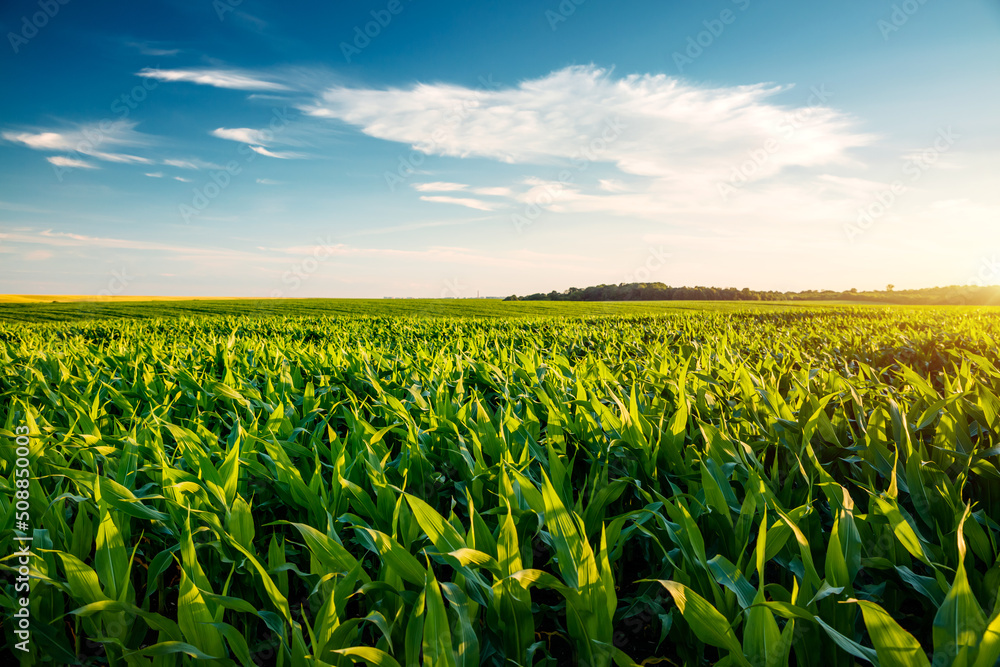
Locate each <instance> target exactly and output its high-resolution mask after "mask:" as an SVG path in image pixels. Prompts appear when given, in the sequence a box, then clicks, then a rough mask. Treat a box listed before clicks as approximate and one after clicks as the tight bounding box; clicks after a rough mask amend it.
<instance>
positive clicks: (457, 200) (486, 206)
mask: <svg viewBox="0 0 1000 667" xmlns="http://www.w3.org/2000/svg"><path fill="white" fill-rule="evenodd" d="M420 198H421V199H422V200H424V201H431V202H437V203H439V204H457V205H459V206H468V207H469V208H474V209H477V210H479V211H493V210H495V209H496V208H497V207H496V205H495V204H491V203H489V202H484V201H482V200H479V199H472V198H471V197H468V198H465V197H445V196H443V195H442V196H428V195H423V196H421V197H420Z"/></svg>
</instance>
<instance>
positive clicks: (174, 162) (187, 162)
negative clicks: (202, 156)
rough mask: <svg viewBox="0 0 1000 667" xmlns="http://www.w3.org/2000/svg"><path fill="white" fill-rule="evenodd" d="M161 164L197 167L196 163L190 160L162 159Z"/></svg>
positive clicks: (187, 167) (185, 167)
mask: <svg viewBox="0 0 1000 667" xmlns="http://www.w3.org/2000/svg"><path fill="white" fill-rule="evenodd" d="M163 164H165V165H167V166H168V167H177V168H179V169H197V168H198V165H196V164H195V163H194V162H191V161H190V160H164V161H163Z"/></svg>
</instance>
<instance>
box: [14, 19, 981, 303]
mask: <svg viewBox="0 0 1000 667" xmlns="http://www.w3.org/2000/svg"><path fill="white" fill-rule="evenodd" d="M50 1H51V4H49V1H48V0H43V1H42V2H40V3H39V2H38V0H35V1H34V2H22V1H20V0H12V1H11V2H7V3H4V4H3V6H2V8H0V32H2V34H3V35H4V36H5V37H4V40H3V44H0V54H2V55H0V85H2V89H3V90H4V91H5V93H7V94H5V95H3V96H2V97H0V267H2V268H0V293H13V294H99V293H105V294H121V295H191V296H284V297H321V296H322V297H380V296H397V297H407V296H410V297H470V296H475V295H476V294H477V293H479V294H482V295H484V296H485V295H491V296H505V295H508V294H512V293H517V294H522V295H523V294H525V293H530V292H538V291H545V292H547V291H550V290H553V289H555V290H560V291H561V290H564V289H566V288H568V287H570V286H576V287H584V286H587V285H594V284H599V283H619V282H637V281H658V282H664V283H666V284H668V285H673V286H680V285H712V286H721V287H727V286H734V287H750V288H753V289H778V290H802V289H822V288H829V289H837V290H842V289H849V288H852V287H856V288H858V289H874V288H883V287H884V286H885V285H886V284H887V283H893V284H895V285H896V286H897V288H917V287H927V286H934V285H951V284H996V283H1000V264H998V256H1000V225H998V224H997V223H998V222H1000V188H997V187H996V182H997V177H998V176H1000V168H998V165H1000V159H998V158H1000V115H998V114H997V109H998V108H1000V86H998V83H1000V77H998V74H1000V72H998V67H1000V39H998V36H1000V2H996V1H993V0H989V1H987V0H949V1H948V2H945V0H924V1H923V2H921V1H920V0H908V1H907V2H890V1H883V0H842V1H841V2H837V3H802V2H792V1H791V0H781V1H774V2H767V3H765V2H763V0H709V1H705V2H678V1H672V2H662V1H659V2H652V1H640V0H625V1H618V2H610V1H606V0H563V2H562V3H560V2H558V1H554V0H550V1H545V0H542V1H539V2H509V3H499V2H473V3H470V2H444V1H436V0H378V1H374V2H357V3H351V6H350V7H348V8H344V7H335V6H330V5H328V4H327V3H303V5H304V6H303V7H298V6H296V5H279V4H278V3H265V2H261V1H256V0H215V1H214V2H213V1H212V0H202V1H200V2H189V1H181V0H161V1H151V2H143V3H125V2H107V3H99V4H96V5H95V4H94V3H84V2H82V1H81V0H65V2H64V3H61V2H60V1H59V0H50ZM338 4H339V3H338Z"/></svg>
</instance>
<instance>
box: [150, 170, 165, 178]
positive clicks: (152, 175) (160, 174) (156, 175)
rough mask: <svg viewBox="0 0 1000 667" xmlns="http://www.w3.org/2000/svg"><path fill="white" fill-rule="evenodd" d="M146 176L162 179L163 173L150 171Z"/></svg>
mask: <svg viewBox="0 0 1000 667" xmlns="http://www.w3.org/2000/svg"><path fill="white" fill-rule="evenodd" d="M146 176H149V177H150V178H163V172H162V171H151V172H147V173H146Z"/></svg>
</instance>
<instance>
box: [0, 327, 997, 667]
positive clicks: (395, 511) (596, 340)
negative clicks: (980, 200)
mask: <svg viewBox="0 0 1000 667" xmlns="http://www.w3.org/2000/svg"><path fill="white" fill-rule="evenodd" d="M998 338H1000V315H998V314H996V313H995V312H994V311H986V310H972V309H968V310H960V309H951V310H947V309H937V310H931V309H927V310H890V309H881V308H869V309H850V308H841V309H827V310H798V311H794V312H792V311H788V312H755V311H739V310H733V311H731V312H708V311H706V312H676V313H666V314H658V315H639V314H633V315H616V316H595V317H572V316H565V317H560V316H551V317H548V316H547V317H520V318H519V317H509V318H493V319H487V318H469V317H464V318H463V317H441V318H420V317H408V316H394V317H387V316H378V315H352V316H346V317H329V316H320V317H287V316H279V315H269V316H254V317H247V316H231V315H225V316H215V317H213V316H203V317H180V318H175V319H151V320H143V321H134V320H126V319H108V320H93V321H84V322H78V323H47V324H16V325H15V324H0V357H2V359H0V361H2V370H0V442H2V448H0V451H2V452H3V457H2V461H0V466H2V474H0V484H2V485H3V487H4V488H3V493H0V517H2V521H3V526H2V527H3V531H2V533H0V543H2V549H0V558H2V560H0V564H2V566H3V569H4V571H5V573H6V575H7V577H6V580H5V582H4V584H3V587H2V591H3V594H2V595H0V605H2V607H3V633H4V640H5V642H6V645H7V648H8V649H9V650H10V652H11V653H12V654H14V653H15V652H14V651H13V650H12V649H13V646H14V645H15V644H16V643H18V642H20V641H22V639H23V635H18V634H17V632H18V631H19V629H22V628H24V623H20V620H21V619H25V618H28V617H29V616H30V621H29V624H28V627H29V630H30V646H28V648H29V653H27V654H23V653H18V654H17V655H27V657H26V658H25V660H27V661H28V663H27V664H54V665H64V664H66V665H68V664H82V665H117V666H123V665H128V666H137V667H139V666H147V665H148V666H157V667H159V666H168V665H189V664H192V665H193V664H219V665H240V666H243V667H246V666H249V665H281V666H294V665H336V666H338V667H339V666H346V665H351V664H367V665H390V666H396V665H407V666H409V665H424V666H434V667H437V666H439V665H440V666H447V667H452V666H455V667H460V666H462V667H471V666H473V665H492V666H496V667H500V666H508V665H521V666H525V667H527V666H529V665H534V666H544V665H585V666H587V667H606V666H610V665H619V666H622V665H633V664H645V665H690V666H700V665H724V666H748V665H752V666H754V667H771V666H775V667H776V666H779V665H817V666H819V665H834V666H844V667H846V666H848V665H855V664H872V665H877V666H882V667H891V666H895V665H917V666H919V665H925V666H929V665H934V666H935V667H937V666H943V665H954V666H956V667H957V666H965V667H993V666H994V665H996V664H998V658H1000V600H998V595H997V591H998V587H1000V559H998V556H1000V544H998V540H1000V525H998V524H997V520H1000V472H998V469H997V463H998V457H1000V398H998V396H1000V364H998V363H997V356H998V355H997V350H998V347H997V341H998ZM22 471H27V473H24V472H22ZM25 508H26V509H25ZM25 513H26V514H25ZM25 519H26V520H25ZM17 538H23V539H21V540H20V541H19V540H18V539H17ZM27 538H30V541H25V540H26V539H27ZM24 544H30V554H31V555H30V558H27V559H25V560H27V561H29V564H28V565H27V566H21V565H19V563H20V562H21V561H19V560H18V558H19V556H18V553H19V552H18V550H19V549H22V545H24ZM24 567H26V568H27V577H25V580H27V581H28V582H29V583H30V592H27V591H26V590H24V589H23V588H21V587H20V584H19V581H20V580H19V578H18V577H19V573H20V574H21V575H23V574H24V573H25V570H24V569H23V568H24ZM25 588H27V587H25ZM25 601H26V602H25ZM25 605H26V606H25ZM22 608H23V609H26V610H27V611H24V612H22V611H21V610H22Z"/></svg>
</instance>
